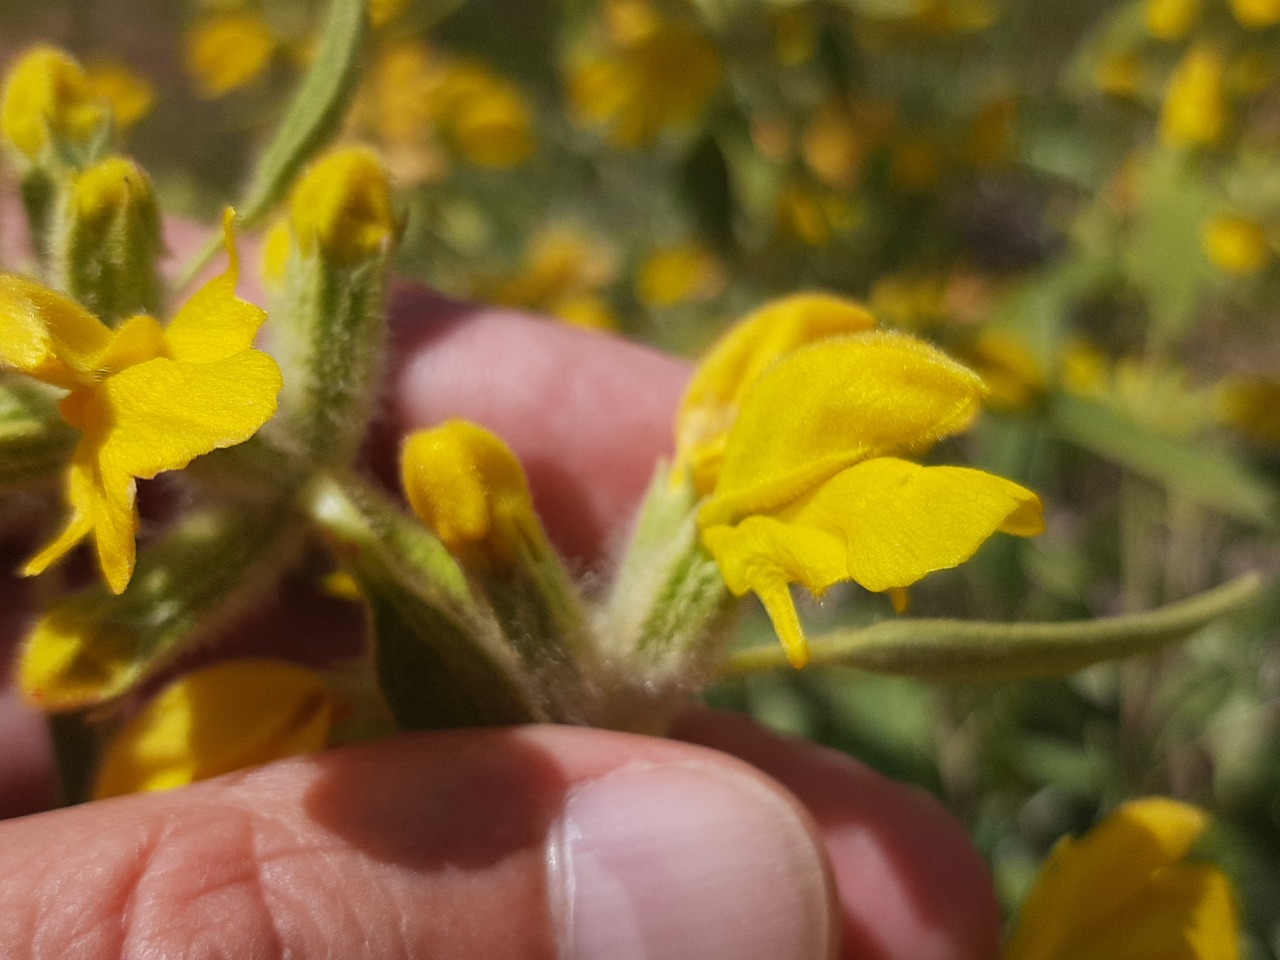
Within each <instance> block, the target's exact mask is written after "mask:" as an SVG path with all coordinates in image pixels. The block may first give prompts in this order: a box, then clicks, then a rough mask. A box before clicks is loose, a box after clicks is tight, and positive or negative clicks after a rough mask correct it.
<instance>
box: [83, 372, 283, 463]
mask: <svg viewBox="0 0 1280 960" xmlns="http://www.w3.org/2000/svg"><path fill="white" fill-rule="evenodd" d="M280 387H281V376H280V368H279V367H278V366H277V365H276V362H275V361H274V360H272V359H271V357H269V356H267V354H265V353H263V352H261V351H260V350H246V351H243V352H242V353H239V354H236V355H235V356H232V357H228V358H227V359H225V360H220V361H218V362H216V363H180V362H175V361H172V360H166V359H164V358H158V359H155V360H149V361H148V362H146V363H140V364H137V365H135V366H132V367H129V368H128V369H127V370H125V371H123V372H121V373H119V374H116V375H115V376H113V377H111V378H109V379H108V380H107V381H105V383H104V384H103V386H102V390H101V395H102V396H103V397H104V404H103V405H104V407H105V408H106V409H107V410H109V417H110V419H109V420H108V421H106V422H105V423H103V424H102V425H101V426H98V427H97V428H96V429H98V430H102V431H103V433H104V434H105V439H104V441H103V443H102V446H101V450H100V457H101V460H102V464H103V471H104V473H106V472H115V471H119V472H121V473H126V474H129V475H130V476H134V477H141V478H144V479H148V478H150V477H154V476H155V475H156V474H157V473H160V472H162V471H164V470H179V469H181V468H183V467H185V466H186V465H187V464H188V463H190V462H191V461H192V460H193V459H194V458H195V457H198V456H200V455H202V454H205V453H209V452H210V451H211V450H217V449H220V448H222V447H230V446H233V445H235V444H237V443H243V442H244V441H245V440H247V439H249V437H251V436H253V434H254V433H256V432H257V430H258V428H259V427H261V426H262V425H263V424H264V423H266V422H267V421H268V420H270V419H271V417H272V416H273V415H274V414H275V411H276V396H277V394H279V392H280Z"/></svg>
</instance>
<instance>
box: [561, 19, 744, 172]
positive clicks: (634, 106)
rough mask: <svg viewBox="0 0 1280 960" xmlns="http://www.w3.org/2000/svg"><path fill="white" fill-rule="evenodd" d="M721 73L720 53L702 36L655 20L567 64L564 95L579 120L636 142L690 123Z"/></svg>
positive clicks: (625, 143)
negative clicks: (568, 98) (608, 45)
mask: <svg viewBox="0 0 1280 960" xmlns="http://www.w3.org/2000/svg"><path fill="white" fill-rule="evenodd" d="M721 73H722V64H721V59H720V54H719V52H718V51H717V50H716V48H715V47H714V46H713V45H712V44H711V43H710V42H709V41H708V40H707V39H706V38H705V37H703V36H702V35H701V34H700V33H698V32H696V31H695V30H692V29H690V28H688V27H685V26H682V25H680V24H677V23H671V22H668V21H665V20H658V21H655V22H653V23H652V24H650V25H649V26H646V28H645V29H643V30H635V31H632V32H631V33H630V34H629V35H626V36H624V37H621V38H615V42H614V43H613V44H612V46H611V48H610V49H607V50H606V51H604V52H603V53H602V54H599V55H596V56H591V57H587V58H585V59H583V60H581V61H579V62H578V63H577V64H576V65H574V66H573V67H571V69H570V72H569V97H570V100H571V102H572V104H573V109H574V113H575V115H576V117H577V119H578V120H579V122H581V123H583V124H586V125H598V126H602V127H605V128H606V129H607V130H608V135H609V140H610V142H611V143H613V144H614V145H615V146H618V147H637V146H641V145H643V144H647V143H650V142H652V141H653V140H654V139H656V138H657V136H658V135H659V134H660V133H662V132H663V131H664V130H667V129H669V128H678V127H686V126H688V125H690V124H691V123H692V122H693V121H694V120H695V119H696V118H697V116H698V114H699V113H701V112H702V109H703V107H704V106H705V105H706V103H707V101H708V100H709V99H710V97H711V95H712V93H714V92H715V90H716V88H717V87H718V86H719V84H720V77H721Z"/></svg>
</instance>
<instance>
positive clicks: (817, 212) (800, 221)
mask: <svg viewBox="0 0 1280 960" xmlns="http://www.w3.org/2000/svg"><path fill="white" fill-rule="evenodd" d="M774 216H775V218H776V219H777V223H778V228H779V230H780V231H781V232H782V233H784V234H786V235H787V236H789V237H793V238H794V239H796V240H799V241H801V242H802V243H805V244H808V245H809V246H811V247H821V246H825V245H826V244H828V243H830V242H831V239H832V237H834V236H835V235H836V234H839V233H843V232H845V231H847V230H850V229H851V228H852V227H853V226H854V224H855V223H856V222H857V217H856V214H855V212H854V209H853V207H852V205H851V204H850V203H849V200H848V198H847V197H845V196H844V195H842V194H838V193H830V192H827V191H824V190H818V189H815V188H813V187H809V186H806V185H805V184H803V183H789V184H787V185H786V186H784V187H783V188H782V189H781V190H779V191H778V197H777V199H776V201H775V205H774Z"/></svg>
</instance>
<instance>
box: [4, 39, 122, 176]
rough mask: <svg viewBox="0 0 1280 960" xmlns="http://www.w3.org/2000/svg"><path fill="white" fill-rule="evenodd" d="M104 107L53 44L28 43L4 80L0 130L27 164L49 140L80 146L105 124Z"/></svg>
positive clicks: (79, 71) (81, 73) (78, 68)
mask: <svg viewBox="0 0 1280 960" xmlns="http://www.w3.org/2000/svg"><path fill="white" fill-rule="evenodd" d="M108 115H109V111H108V105H107V103H106V101H105V100H103V99H102V98H101V97H100V96H98V95H97V94H96V93H95V91H94V90H93V88H92V86H91V85H90V83H89V78H88V77H87V76H86V75H85V72H84V69H83V68H82V67H81V66H80V64H79V63H77V62H76V61H75V60H74V59H73V58H72V57H71V55H70V54H68V53H66V52H64V51H62V50H59V49H57V48H56V47H33V48H32V49H30V50H28V51H27V52H26V53H24V54H23V55H22V57H21V58H20V59H19V60H18V62H17V63H16V64H15V65H14V66H13V67H12V68H11V69H10V71H9V74H8V76H7V78H6V79H5V84H4V92H3V94H0V131H2V132H3V133H4V137H5V139H6V140H8V141H9V143H11V144H12V145H13V146H14V147H15V148H16V149H17V150H18V151H19V152H21V153H22V154H23V155H24V156H25V157H26V158H27V159H28V160H30V161H31V162H32V163H36V162H38V161H39V160H40V158H41V155H42V154H43V153H44V151H45V149H46V148H47V147H48V146H49V145H50V144H51V143H53V142H55V141H59V142H65V143H68V144H70V145H72V146H76V147H84V146H87V145H88V144H89V143H91V142H92V141H93V140H94V139H95V138H97V137H98V136H99V135H100V134H101V131H102V129H103V127H104V125H105V124H106V122H107V119H108Z"/></svg>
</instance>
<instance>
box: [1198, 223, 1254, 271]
mask: <svg viewBox="0 0 1280 960" xmlns="http://www.w3.org/2000/svg"><path fill="white" fill-rule="evenodd" d="M1200 241H1201V244H1202V245H1203V247H1204V252H1205V253H1206V254H1207V255H1208V257H1209V260H1210V261H1211V262H1212V263H1213V265H1214V266H1215V267H1217V268H1218V269H1219V270H1221V271H1222V272H1223V273H1229V274H1231V275H1233V276H1237V277H1247V276H1249V275H1250V274H1254V273H1257V272H1258V271H1259V270H1261V269H1262V268H1263V267H1265V266H1266V265H1267V261H1268V260H1269V259H1270V258H1271V247H1270V245H1269V244H1268V243H1267V234H1266V231H1265V230H1263V229H1262V227H1261V226H1260V225H1259V224H1258V223H1257V222H1255V221H1253V220H1250V219H1248V218H1247V217H1241V216H1236V215H1234V214H1229V213H1223V214H1218V215H1217V216H1215V217H1211V218H1210V219H1209V220H1208V221H1207V222H1206V223H1205V224H1204V226H1202V227H1201V230H1200Z"/></svg>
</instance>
